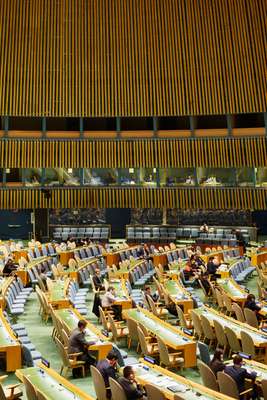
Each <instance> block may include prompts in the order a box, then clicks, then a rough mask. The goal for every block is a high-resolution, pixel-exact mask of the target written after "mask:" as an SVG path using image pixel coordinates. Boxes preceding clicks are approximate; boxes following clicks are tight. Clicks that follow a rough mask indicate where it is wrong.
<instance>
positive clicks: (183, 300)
mask: <svg viewBox="0 0 267 400" xmlns="http://www.w3.org/2000/svg"><path fill="white" fill-rule="evenodd" d="M163 286H164V289H165V290H166V292H167V293H168V295H169V296H170V298H171V300H172V301H173V302H174V303H175V304H177V305H178V306H180V305H181V306H183V310H184V313H185V314H188V312H189V310H191V309H192V308H193V307H194V306H193V300H192V298H191V296H190V295H189V294H188V292H187V291H186V290H185V288H184V287H183V286H182V285H181V284H180V283H179V282H178V281H177V280H168V281H165V282H164V283H163Z"/></svg>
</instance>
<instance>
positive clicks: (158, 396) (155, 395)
mask: <svg viewBox="0 0 267 400" xmlns="http://www.w3.org/2000/svg"><path fill="white" fill-rule="evenodd" d="M145 390H146V393H147V399H148V400H165V396H164V394H163V393H162V391H161V390H160V389H159V388H158V387H157V386H154V385H151V384H150V383H147V384H146V385H145Z"/></svg>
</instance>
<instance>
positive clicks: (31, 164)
mask: <svg viewBox="0 0 267 400" xmlns="http://www.w3.org/2000/svg"><path fill="white" fill-rule="evenodd" d="M266 154H267V139H266V138H242V139H230V138H226V139H225V138H223V139H222V138H220V139H184V140H179V139H177V140H176V139H171V140H163V139H162V140H161V139H147V140H146V139H141V140H95V141H93V140H78V141H77V140H62V141H56V140H15V139H2V140H0V167H6V168H41V167H48V168H49V167H51V168H60V167H65V168H79V167H80V168H128V167H151V168H154V167H162V168H179V167H195V166H196V167H218V168H219V167H245V166H246V167H264V166H267V157H266Z"/></svg>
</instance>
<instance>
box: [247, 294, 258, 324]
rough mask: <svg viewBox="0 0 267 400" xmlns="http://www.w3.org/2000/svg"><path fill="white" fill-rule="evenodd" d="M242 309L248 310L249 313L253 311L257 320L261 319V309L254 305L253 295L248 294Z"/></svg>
mask: <svg viewBox="0 0 267 400" xmlns="http://www.w3.org/2000/svg"><path fill="white" fill-rule="evenodd" d="M244 308H249V309H250V310H251V311H254V312H255V314H256V317H257V319H258V320H261V319H262V318H261V316H260V315H259V312H260V310H261V307H260V306H259V305H258V304H257V303H256V299H255V296H254V294H251V293H250V294H249V295H248V296H247V300H246V302H245V304H244Z"/></svg>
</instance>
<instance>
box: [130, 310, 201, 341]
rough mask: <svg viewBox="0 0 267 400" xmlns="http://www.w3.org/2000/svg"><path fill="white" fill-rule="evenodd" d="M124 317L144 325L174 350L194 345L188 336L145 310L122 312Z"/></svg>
mask: <svg viewBox="0 0 267 400" xmlns="http://www.w3.org/2000/svg"><path fill="white" fill-rule="evenodd" d="M123 315H124V317H125V318H126V319H127V318H132V319H134V320H135V321H136V322H138V323H140V324H142V325H144V326H145V327H146V328H147V329H148V330H149V331H150V332H152V333H154V334H155V335H158V336H160V337H161V338H162V339H163V340H164V342H165V343H166V344H168V346H170V347H172V348H174V349H176V348H179V347H180V346H186V345H188V344H191V343H195V342H194V341H193V340H192V339H191V337H190V336H188V335H186V334H184V333H183V332H182V330H180V329H178V328H176V327H173V326H172V325H170V324H168V323H167V322H165V321H162V320H161V319H160V318H157V317H156V316H154V315H153V314H152V313H150V312H149V311H147V310H144V309H139V308H132V309H131V310H126V311H124V312H123Z"/></svg>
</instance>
